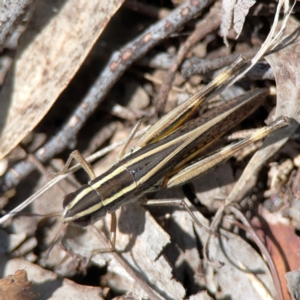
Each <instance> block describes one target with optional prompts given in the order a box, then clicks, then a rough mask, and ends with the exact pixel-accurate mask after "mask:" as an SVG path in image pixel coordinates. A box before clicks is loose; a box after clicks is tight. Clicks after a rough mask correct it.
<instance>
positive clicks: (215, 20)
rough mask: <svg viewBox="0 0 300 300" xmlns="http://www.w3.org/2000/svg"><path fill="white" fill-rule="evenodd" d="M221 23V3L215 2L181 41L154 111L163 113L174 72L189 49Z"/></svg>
mask: <svg viewBox="0 0 300 300" xmlns="http://www.w3.org/2000/svg"><path fill="white" fill-rule="evenodd" d="M220 23H221V3H220V2H216V3H215V5H214V6H213V7H212V8H211V10H210V12H209V13H208V15H207V16H206V17H205V18H204V19H203V20H201V21H200V22H199V23H198V24H197V25H196V28H195V30H194V32H193V33H192V34H191V35H190V36H189V37H188V39H187V40H186V41H185V42H184V43H183V45H182V46H181V47H180V49H179V51H178V53H177V56H176V57H175V59H174V61H173V63H172V65H171V66H170V68H169V71H168V73H167V75H166V78H165V80H164V83H163V85H162V86H161V88H160V91H159V93H158V96H157V101H156V111H157V112H158V114H159V115H162V114H163V113H164V109H165V105H166V101H167V97H168V94H169V91H170V89H171V86H172V82H173V80H174V77H175V73H176V71H177V69H178V68H179V66H180V65H181V63H182V62H183V60H184V59H185V57H186V55H187V54H188V52H189V51H190V49H191V48H192V47H193V46H194V45H195V44H196V43H198V42H199V40H202V39H203V38H204V37H205V36H206V35H207V34H208V33H210V32H212V31H214V30H216V29H217V28H218V27H219V26H220Z"/></svg>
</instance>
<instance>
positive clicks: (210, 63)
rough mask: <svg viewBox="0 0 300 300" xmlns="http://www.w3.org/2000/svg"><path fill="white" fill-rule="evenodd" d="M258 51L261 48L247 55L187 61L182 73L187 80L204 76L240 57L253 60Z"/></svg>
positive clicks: (252, 50) (235, 54) (248, 52)
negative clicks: (196, 76)
mask: <svg viewBox="0 0 300 300" xmlns="http://www.w3.org/2000/svg"><path fill="white" fill-rule="evenodd" d="M258 50H259V48H253V49H251V50H249V51H246V52H245V53H234V54H230V55H227V56H224V57H220V58H215V59H209V58H208V59H203V58H199V57H193V58H190V59H187V60H186V61H185V62H184V63H183V64H182V67H181V73H182V75H183V76H184V77H185V78H188V77H191V76H192V75H195V74H204V73H207V72H209V71H214V70H217V69H220V68H223V67H225V66H228V65H230V64H232V63H233V62H234V61H235V60H236V59H237V58H238V57H239V56H240V55H243V56H244V57H245V58H247V59H251V58H253V57H254V55H255V54H256V53H257V51H258Z"/></svg>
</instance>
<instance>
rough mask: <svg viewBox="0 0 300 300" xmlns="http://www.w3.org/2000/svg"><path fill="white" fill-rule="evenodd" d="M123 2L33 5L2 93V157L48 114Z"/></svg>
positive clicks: (118, 0) (0, 139)
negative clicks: (33, 12) (33, 7)
mask: <svg viewBox="0 0 300 300" xmlns="http://www.w3.org/2000/svg"><path fill="white" fill-rule="evenodd" d="M122 2H123V1H122V0H115V1H106V0H103V1H98V0H95V1H87V0H79V1H78V0H69V1H56V2H53V3H52V2H51V4H49V3H48V2H44V1H39V2H38V6H37V8H36V11H35V15H34V16H33V18H32V22H31V23H30V25H29V28H28V30H27V32H26V34H25V36H24V38H23V43H22V45H21V46H20V50H19V53H18V55H17V59H16V62H15V65H14V67H13V70H12V71H11V72H10V75H9V76H8V77H9V78H7V80H6V83H5V86H4V87H3V90H2V93H1V110H0V120H1V121H0V128H1V137H0V157H1V158H2V157H4V156H5V155H6V154H7V153H8V152H9V151H11V150H12V149H13V148H14V147H15V146H16V145H17V144H18V143H19V142H20V141H21V140H22V139H23V138H24V137H26V136H27V134H28V133H29V132H30V131H31V130H32V129H33V128H34V127H35V126H36V125H37V123H38V122H39V121H40V120H41V119H42V118H43V117H44V115H45V114H46V113H47V112H48V110H49V109H50V108H51V106H52V105H53V103H54V102H55V100H56V99H57V97H58V96H59V95H60V93H61V92H62V91H63V90H64V89H65V87H66V86H67V85H68V83H69V81H70V80H71V79H72V77H73V76H74V74H75V73H76V71H77V70H78V68H79V67H80V66H81V64H82V62H83V60H84V59H85V57H86V56H87V54H88V53H89V51H90V49H91V47H92V46H93V45H94V43H95V41H96V40H97V39H98V37H99V35H100V34H101V32H102V31H103V29H104V28H105V27H106V25H107V23H108V22H109V20H110V18H111V17H112V15H113V14H114V13H115V12H116V11H117V9H118V8H119V7H120V5H121V4H122Z"/></svg>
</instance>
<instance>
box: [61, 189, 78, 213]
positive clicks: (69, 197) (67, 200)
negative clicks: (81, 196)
mask: <svg viewBox="0 0 300 300" xmlns="http://www.w3.org/2000/svg"><path fill="white" fill-rule="evenodd" d="M75 197H76V192H74V193H70V194H68V195H67V196H66V197H65V199H64V201H63V208H64V209H65V208H66V206H68V205H69V204H70V203H71V202H72V201H73V200H74V199H75Z"/></svg>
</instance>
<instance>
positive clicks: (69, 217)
mask: <svg viewBox="0 0 300 300" xmlns="http://www.w3.org/2000/svg"><path fill="white" fill-rule="evenodd" d="M244 67H245V61H244V60H243V59H242V58H240V59H238V60H237V61H236V62H235V63H234V64H233V65H232V66H231V67H228V68H227V69H226V70H225V71H224V72H222V73H221V74H219V75H218V76H217V77H216V78H215V79H214V80H213V81H212V82H211V83H210V84H209V85H207V86H206V87H205V88H204V89H203V90H200V91H199V92H198V93H196V94H195V95H193V96H192V97H190V98H189V99H188V100H187V101H185V102H184V103H182V104H181V105H179V106H178V107H176V108H175V109H173V110H171V111H170V112H169V113H168V114H166V115H165V116H163V117H162V118H161V119H160V120H158V121H157V122H156V123H154V124H153V125H152V126H151V127H150V129H148V131H147V132H146V133H145V134H144V135H143V136H142V137H141V139H140V140H139V141H138V143H137V145H136V147H135V148H134V149H132V150H131V151H129V152H128V153H126V154H125V155H124V156H123V157H122V158H121V159H120V160H119V161H118V162H117V163H116V164H114V165H113V166H112V167H111V168H110V169H109V170H107V171H106V172H105V173H103V174H102V175H100V176H96V175H95V174H94V171H93V169H92V167H91V166H90V165H89V163H88V162H87V161H86V160H85V159H84V158H83V157H82V156H81V154H80V153H79V152H78V151H74V152H73V153H72V154H71V155H70V158H69V160H68V161H67V163H66V166H65V168H64V171H63V172H67V170H68V168H69V166H70V164H71V162H72V160H73V159H76V160H77V161H78V163H79V164H80V165H81V166H82V167H83V169H84V170H85V171H86V172H87V174H88V175H89V177H90V181H89V182H88V183H87V184H85V185H83V186H82V187H80V188H79V189H78V190H77V191H75V192H73V193H70V194H68V195H67V196H66V197H65V199H64V201H63V213H62V216H61V220H62V222H63V223H73V224H75V225H78V226H82V227H84V226H87V225H91V224H93V223H95V222H96V221H97V220H99V219H101V218H103V217H105V215H106V214H107V213H109V214H112V226H111V228H112V232H114V231H115V228H116V224H115V223H116V216H115V211H116V210H117V209H118V208H120V207H121V206H122V205H124V204H127V203H130V202H133V201H138V200H139V199H142V198H143V197H144V196H145V195H146V194H147V193H149V192H155V191H157V190H159V189H162V188H168V187H171V186H176V185H182V184H184V183H186V182H188V181H190V180H192V179H194V178H196V177H197V176H199V175H201V174H203V173H204V172H205V171H207V170H208V169H210V168H212V167H214V166H215V165H216V164H218V163H220V162H223V161H225V160H226V159H228V158H229V157H231V156H232V155H233V154H234V153H235V152H236V151H238V150H239V149H241V148H242V147H244V146H245V145H247V144H249V143H251V142H254V141H256V140H258V139H261V138H263V137H265V136H266V135H268V134H269V133H270V132H272V131H274V130H276V129H278V128H281V127H283V126H286V125H287V124H288V122H289V121H288V119H287V118H279V119H278V120H276V121H274V122H273V123H271V124H270V125H269V126H266V127H263V128H262V129H260V130H258V131H257V132H255V133H254V134H252V135H250V136H249V137H248V138H246V139H244V140H242V141H240V142H237V143H235V144H232V145H229V146H227V147H225V148H224V149H222V150H220V151H217V152H215V153H213V154H212V155H211V156H208V157H205V158H204V159H200V160H199V159H198V158H199V155H200V153H201V152H202V151H203V150H204V149H205V148H207V147H208V146H209V145H210V144H211V143H212V142H213V141H215V140H216V139H218V138H219V137H220V136H222V135H223V134H225V133H226V132H227V131H228V130H230V129H232V128H233V127H234V126H235V125H237V124H238V123H240V122H241V121H242V120H244V119H245V118H246V117H247V116H249V115H250V114H251V113H252V112H253V111H254V110H256V108H257V107H258V106H259V105H260V104H261V102H262V100H263V99H264V98H265V96H266V95H267V93H268V92H267V90H266V89H257V90H254V91H250V92H247V93H245V94H243V95H242V96H239V97H237V98H234V99H232V100H230V101H227V102H226V103H224V104H223V105H221V106H219V107H217V108H215V109H213V110H210V111H209V112H207V113H206V114H204V115H203V116H201V117H199V118H196V119H192V120H190V121H187V120H188V119H189V118H190V116H191V115H192V114H193V113H194V111H195V110H196V109H197V108H198V107H199V105H200V104H201V103H202V102H203V101H204V100H207V99H208V98H212V97H213V96H215V95H216V94H217V93H219V92H220V91H221V90H222V89H224V88H225V87H226V86H227V85H228V83H229V82H230V80H231V79H232V77H233V76H234V75H235V74H236V73H238V72H239V71H240V70H241V69H243V68H244ZM114 242H115V239H114V240H113V241H112V246H113V247H114Z"/></svg>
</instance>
